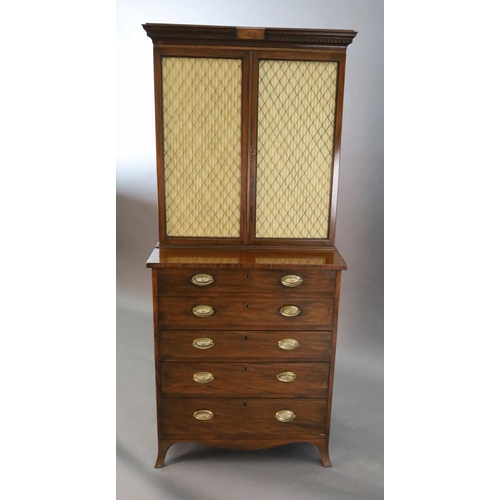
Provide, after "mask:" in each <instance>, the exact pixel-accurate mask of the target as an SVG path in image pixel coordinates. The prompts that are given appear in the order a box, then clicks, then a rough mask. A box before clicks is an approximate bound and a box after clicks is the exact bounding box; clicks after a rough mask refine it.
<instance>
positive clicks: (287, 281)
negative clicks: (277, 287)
mask: <svg viewBox="0 0 500 500" xmlns="http://www.w3.org/2000/svg"><path fill="white" fill-rule="evenodd" d="M303 282H304V279H303V278H301V277H300V276H297V275H296V274H288V275H287V276H283V278H281V284H282V285H283V286H286V287H288V288H295V287H296V286H299V285H302V283H303Z"/></svg>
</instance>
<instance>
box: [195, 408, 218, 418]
mask: <svg viewBox="0 0 500 500" xmlns="http://www.w3.org/2000/svg"><path fill="white" fill-rule="evenodd" d="M213 416H214V414H213V413H212V412H211V411H210V410H198V411H195V412H194V413H193V417H194V418H195V419H196V420H210V419H211V418H212V417H213Z"/></svg>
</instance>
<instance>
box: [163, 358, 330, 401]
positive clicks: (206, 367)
mask: <svg viewBox="0 0 500 500" xmlns="http://www.w3.org/2000/svg"><path fill="white" fill-rule="evenodd" d="M329 367H330V365H329V363H162V364H161V369H160V373H161V383H160V386H161V390H162V392H164V393H165V394H166V395H168V397H173V398H179V397H183V396H189V397H191V396H193V397H198V396H199V397H210V396H214V397H217V396H245V397H280V398H284V397H291V398H293V397H311V398H322V397H326V393H327V388H328V374H329Z"/></svg>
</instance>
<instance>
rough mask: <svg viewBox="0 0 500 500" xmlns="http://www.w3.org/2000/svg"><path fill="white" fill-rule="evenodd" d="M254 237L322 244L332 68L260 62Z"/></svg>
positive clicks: (325, 229) (332, 104)
mask: <svg viewBox="0 0 500 500" xmlns="http://www.w3.org/2000/svg"><path fill="white" fill-rule="evenodd" d="M258 80H259V83H258V84H259V89H258V119H257V151H258V153H257V174H256V221H255V237H256V238H257V239H259V238H287V239H288V238H290V239H327V238H328V237H329V234H328V231H329V217H330V204H331V194H332V192H331V191H332V155H333V136H334V125H335V104H336V93H337V89H336V87H337V62H331V61H294V60H260V61H259V79H258Z"/></svg>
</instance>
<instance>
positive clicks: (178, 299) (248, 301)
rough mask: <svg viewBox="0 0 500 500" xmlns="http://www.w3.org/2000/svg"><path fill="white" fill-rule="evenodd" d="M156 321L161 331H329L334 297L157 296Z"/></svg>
mask: <svg viewBox="0 0 500 500" xmlns="http://www.w3.org/2000/svg"><path fill="white" fill-rule="evenodd" d="M197 314H198V315H197ZM158 322H159V327H160V328H161V329H177V330H179V329H193V330H202V329H204V330H231V329H246V330H265V329H276V330H307V329H328V328H331V327H332V323H333V297H329V296H322V295H319V296H316V297H310V296H305V297H303V296H302V295H301V294H294V295H293V296H291V297H289V298H284V297H282V296H274V295H264V294H261V295H252V294H249V295H245V294H239V295H214V296H208V295H199V296H190V295H186V296H172V297H166V296H160V297H158Z"/></svg>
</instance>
